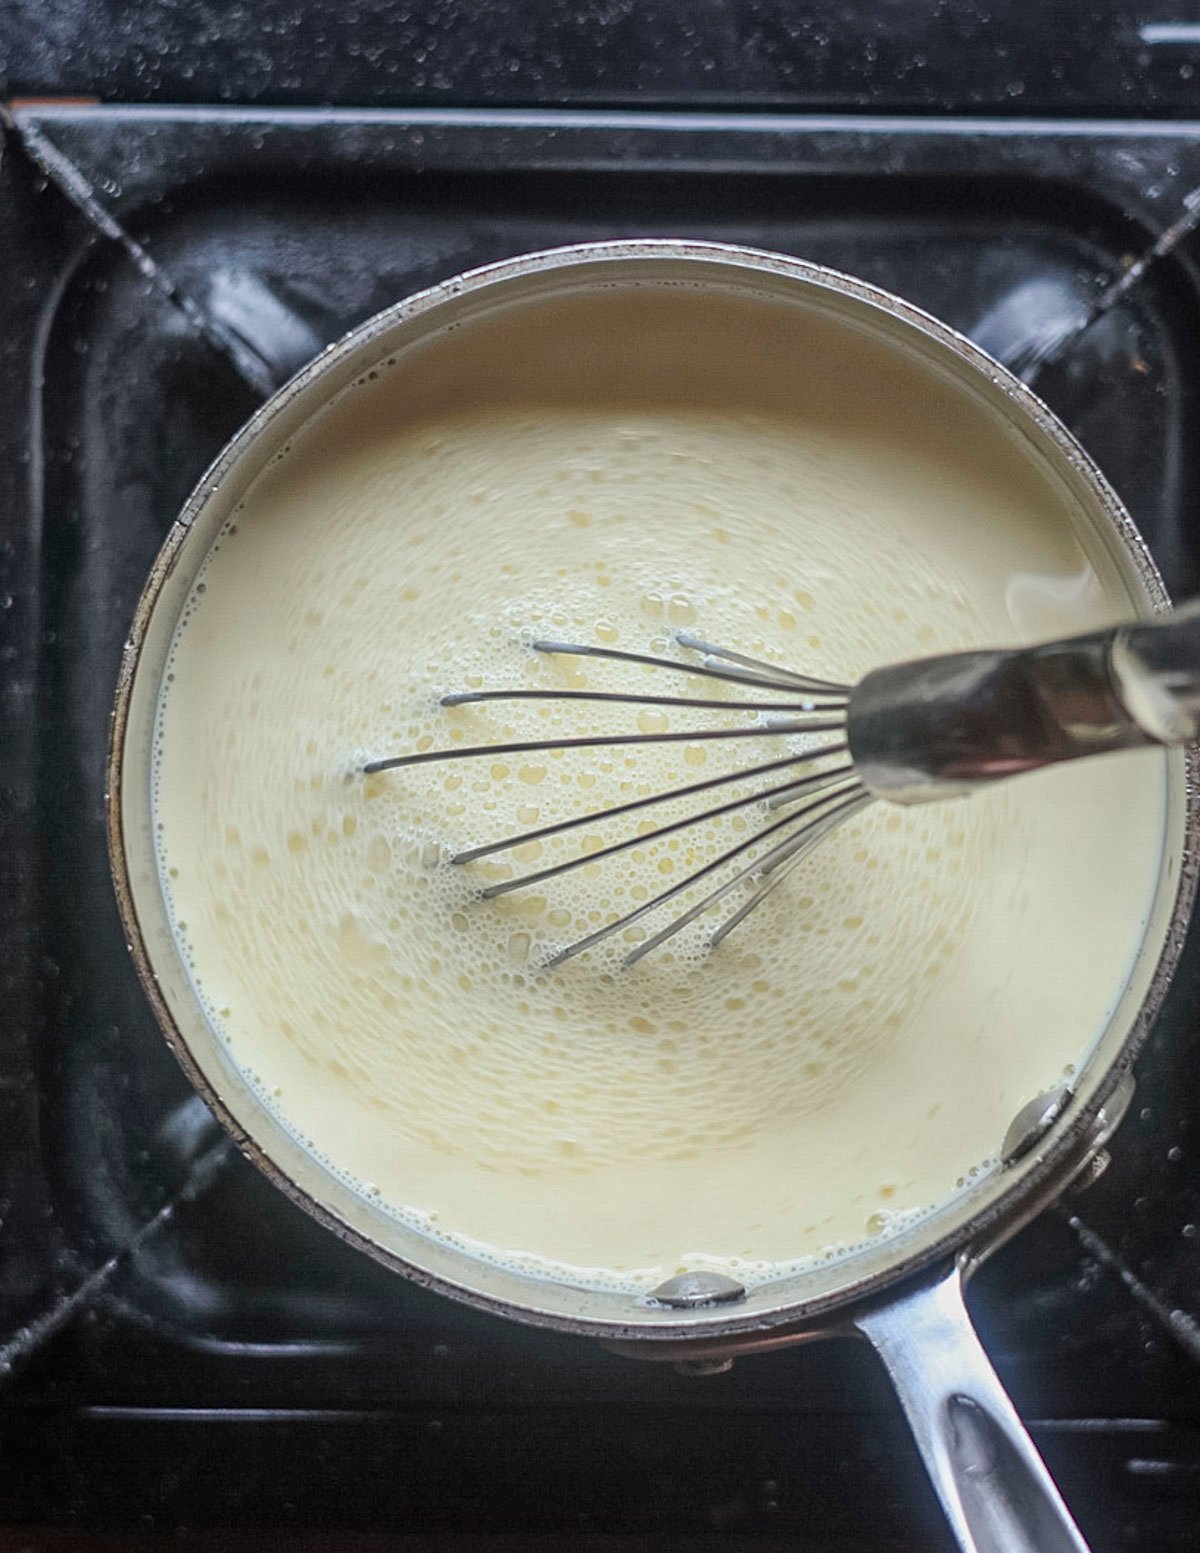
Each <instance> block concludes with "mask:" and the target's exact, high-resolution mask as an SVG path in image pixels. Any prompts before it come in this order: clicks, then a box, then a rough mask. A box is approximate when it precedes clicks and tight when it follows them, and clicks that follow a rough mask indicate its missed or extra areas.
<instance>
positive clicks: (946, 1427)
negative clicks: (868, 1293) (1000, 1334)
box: [854, 1267, 1087, 1553]
mask: <svg viewBox="0 0 1200 1553" xmlns="http://www.w3.org/2000/svg"><path fill="white" fill-rule="evenodd" d="M854 1325H855V1327H856V1328H857V1330H858V1331H859V1332H860V1333H861V1334H862V1336H863V1337H865V1338H866V1339H867V1341H868V1342H869V1343H870V1344H871V1346H872V1347H873V1348H874V1349H875V1352H876V1353H877V1354H878V1355H879V1357H880V1359H881V1360H882V1361H883V1364H884V1368H885V1369H886V1370H887V1372H888V1375H889V1377H890V1378H891V1381H892V1384H893V1386H895V1388H896V1394H897V1396H898V1397H899V1398H900V1402H901V1405H902V1407H903V1408H904V1411H905V1413H906V1414H907V1415H908V1421H909V1424H910V1426H911V1427H912V1431H913V1435H914V1437H915V1439H916V1442H917V1448H918V1449H919V1451H920V1452H921V1457H922V1460H923V1461H924V1463H925V1466H926V1469H927V1470H928V1472H929V1476H930V1479H931V1481H932V1483H933V1486H934V1490H935V1492H936V1493H937V1496H938V1499H939V1500H940V1501H941V1505H942V1509H943V1510H944V1511H945V1513H946V1519H947V1520H948V1521H949V1522H950V1525H951V1528H952V1529H953V1531H954V1535H955V1537H956V1538H957V1540H958V1545H959V1547H960V1548H961V1549H962V1550H963V1553H1087V1544H1086V1543H1085V1542H1084V1540H1083V1538H1082V1536H1081V1535H1080V1533H1079V1528H1078V1527H1077V1526H1076V1525H1075V1522H1074V1520H1073V1519H1072V1517H1071V1514H1070V1511H1069V1510H1068V1509H1067V1507H1066V1505H1065V1504H1064V1503H1063V1501H1062V1497H1061V1495H1060V1494H1059V1492H1058V1489H1057V1488H1056V1487H1055V1486H1054V1482H1053V1479H1052V1478H1051V1477H1050V1474H1049V1473H1048V1472H1047V1471H1046V1467H1045V1464H1044V1463H1043V1461H1042V1458H1041V1457H1040V1456H1039V1455H1038V1453H1037V1451H1036V1449H1035V1448H1034V1445H1033V1442H1032V1441H1031V1440H1030V1438H1029V1436H1028V1435H1027V1434H1026V1432H1025V1429H1024V1426H1023V1425H1022V1423H1021V1420H1020V1419H1019V1418H1018V1416H1017V1413H1016V1410H1015V1408H1014V1407H1013V1405H1012V1403H1011V1402H1010V1401H1009V1399H1008V1396H1007V1394H1006V1393H1005V1391H1004V1388H1003V1387H1002V1386H1001V1384H1000V1382H999V1380H997V1378H996V1372H995V1371H994V1370H993V1369H992V1366H991V1364H990V1363H989V1362H988V1358H987V1355H986V1354H985V1353H984V1351H983V1347H982V1345H981V1344H980V1342H979V1339H978V1338H977V1337H976V1336H975V1333H974V1330H973V1329H972V1327H971V1322H970V1318H969V1316H968V1315H967V1311H966V1307H965V1305H964V1304H963V1298H962V1279H961V1276H960V1273H959V1270H958V1268H957V1267H955V1268H952V1269H951V1270H950V1271H949V1272H947V1273H945V1274H944V1275H943V1276H942V1277H940V1278H937V1279H935V1280H934V1281H932V1282H927V1283H923V1284H919V1285H917V1286H916V1287H915V1288H914V1289H912V1290H910V1291H909V1292H908V1293H906V1294H903V1295H901V1296H900V1297H899V1298H896V1299H893V1300H889V1301H887V1302H886V1303H885V1304H883V1305H881V1306H879V1307H877V1308H874V1309H868V1310H864V1311H861V1312H860V1313H859V1314H858V1315H857V1316H856V1318H855V1322H854Z"/></svg>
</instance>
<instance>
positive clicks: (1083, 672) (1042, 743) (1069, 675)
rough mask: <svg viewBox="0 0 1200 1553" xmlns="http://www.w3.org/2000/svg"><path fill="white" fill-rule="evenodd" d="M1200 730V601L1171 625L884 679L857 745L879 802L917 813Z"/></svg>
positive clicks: (930, 666)
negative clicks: (1016, 779) (1007, 782)
mask: <svg viewBox="0 0 1200 1553" xmlns="http://www.w3.org/2000/svg"><path fill="white" fill-rule="evenodd" d="M1198 731H1200V601H1193V602H1192V603H1191V604H1188V605H1185V606H1184V607H1183V608H1181V609H1179V610H1177V611H1175V612H1174V613H1173V614H1171V615H1169V616H1165V617H1164V618H1163V619H1161V620H1157V621H1154V622H1148V623H1145V624H1136V623H1135V624H1131V625H1127V626H1122V627H1119V628H1116V627H1114V628H1112V629H1109V630H1107V631H1095V632H1091V633H1089V634H1088V635H1086V636H1079V637H1074V638H1071V639H1069V640H1067V641H1061V642H1047V643H1044V644H1041V645H1039V646H1037V647H1030V648H1024V649H1022V650H1020V651H995V652H964V653H949V654H945V655H941V656H938V657H933V658H926V659H914V660H913V661H911V662H908V663H897V664H892V665H889V666H888V667H886V668H882V669H876V670H874V671H873V672H872V673H870V674H867V675H866V676H865V677H864V678H863V680H862V681H861V682H860V684H858V685H857V686H855V687H854V689H853V690H852V691H851V692H850V703H849V709H848V713H847V727H846V736H847V740H848V742H849V745H850V753H851V755H852V757H853V759H854V765H855V769H856V771H857V774H858V776H859V778H860V779H861V781H862V782H863V784H864V786H865V787H866V788H867V789H868V791H869V792H871V793H872V794H873V795H874V796H875V797H876V798H883V799H886V800H888V801H889V802H891V803H899V804H917V803H931V802H936V801H937V800H939V799H942V798H953V797H957V796H963V795H965V794H967V793H970V792H973V791H974V790H975V789H977V788H980V787H986V786H989V785H990V784H992V783H993V782H998V781H1000V780H1002V779H1003V778H1005V777H1011V776H1019V775H1021V774H1022V773H1023V772H1027V771H1037V770H1039V769H1040V768H1042V767H1043V766H1052V765H1057V764H1059V763H1060V762H1062V761H1068V760H1081V759H1085V758H1087V757H1089V756H1093V755H1103V754H1109V753H1112V752H1115V751H1117V750H1127V749H1137V748H1139V747H1143V746H1146V745H1162V746H1166V745H1173V744H1187V743H1191V742H1192V741H1193V740H1194V739H1195V738H1196V737H1197V733H1198Z"/></svg>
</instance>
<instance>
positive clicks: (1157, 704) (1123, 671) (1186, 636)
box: [1111, 599, 1200, 744]
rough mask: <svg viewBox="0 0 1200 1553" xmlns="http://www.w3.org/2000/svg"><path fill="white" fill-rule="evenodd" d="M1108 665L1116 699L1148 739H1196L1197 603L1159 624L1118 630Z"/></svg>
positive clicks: (1199, 685)
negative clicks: (1121, 703)
mask: <svg viewBox="0 0 1200 1553" xmlns="http://www.w3.org/2000/svg"><path fill="white" fill-rule="evenodd" d="M1111 662H1112V676H1113V681H1114V684H1115V685H1116V689H1117V694H1118V695H1119V696H1120V698H1121V700H1122V702H1123V703H1124V706H1125V709H1126V711H1128V713H1129V715H1130V716H1131V717H1132V718H1133V720H1134V721H1135V722H1136V723H1137V725H1138V726H1139V728H1141V729H1142V731H1143V732H1144V733H1145V734H1146V735H1147V736H1148V737H1149V738H1151V739H1153V740H1155V741H1156V742H1157V743H1159V744H1190V743H1191V742H1192V741H1193V740H1194V739H1196V738H1200V599H1193V600H1192V602H1191V603H1190V604H1184V605H1181V606H1180V608H1179V609H1176V610H1174V611H1173V612H1172V613H1171V614H1170V615H1167V616H1165V617H1164V618H1163V619H1161V620H1151V621H1146V622H1145V623H1144V624H1138V625H1131V626H1124V627H1122V629H1121V630H1119V631H1118V632H1117V633H1116V636H1115V637H1114V639H1113V645H1112V659H1111Z"/></svg>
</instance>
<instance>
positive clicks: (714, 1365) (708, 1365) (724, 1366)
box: [675, 1359, 733, 1375]
mask: <svg viewBox="0 0 1200 1553" xmlns="http://www.w3.org/2000/svg"><path fill="white" fill-rule="evenodd" d="M731 1369H733V1360H732V1359H679V1360H678V1361H677V1362H676V1364H675V1373H676V1374H677V1375H724V1374H725V1372H726V1371H727V1370H731Z"/></svg>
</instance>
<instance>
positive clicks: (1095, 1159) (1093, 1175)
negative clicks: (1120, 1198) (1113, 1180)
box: [1067, 1149, 1112, 1197]
mask: <svg viewBox="0 0 1200 1553" xmlns="http://www.w3.org/2000/svg"><path fill="white" fill-rule="evenodd" d="M1111 1164H1112V1155H1111V1154H1110V1153H1109V1152H1108V1150H1107V1149H1100V1150H1098V1151H1097V1152H1096V1153H1095V1154H1093V1155H1092V1156H1091V1158H1090V1159H1089V1160H1088V1161H1087V1163H1086V1164H1085V1165H1084V1167H1083V1169H1082V1170H1081V1171H1080V1172H1079V1174H1078V1175H1077V1176H1076V1177H1075V1179H1074V1180H1073V1181H1072V1182H1071V1184H1070V1186H1069V1187H1068V1188H1067V1191H1068V1192H1069V1194H1070V1195H1071V1196H1072V1197H1078V1196H1079V1195H1080V1193H1081V1192H1086V1191H1087V1189H1088V1187H1089V1186H1095V1184H1096V1182H1097V1181H1098V1180H1099V1179H1100V1177H1101V1176H1102V1175H1103V1174H1104V1172H1105V1171H1106V1170H1107V1169H1108V1167H1109V1166H1110V1165H1111Z"/></svg>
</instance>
